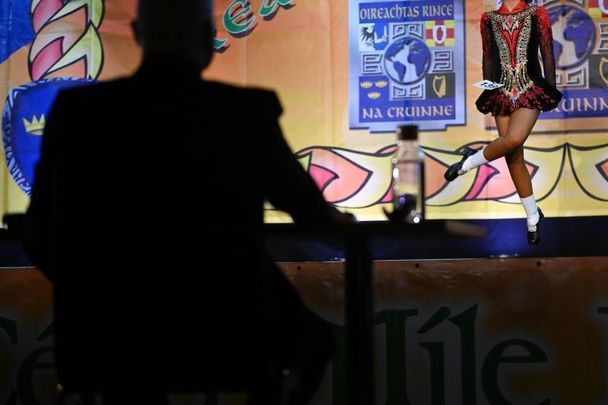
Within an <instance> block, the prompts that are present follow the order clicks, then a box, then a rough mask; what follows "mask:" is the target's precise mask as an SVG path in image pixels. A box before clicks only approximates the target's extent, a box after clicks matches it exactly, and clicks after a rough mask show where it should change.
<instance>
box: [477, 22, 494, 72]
mask: <svg viewBox="0 0 608 405" xmlns="http://www.w3.org/2000/svg"><path fill="white" fill-rule="evenodd" d="M490 24H491V22H490V17H488V13H483V14H482V16H481V21H480V28H481V43H482V48H483V55H482V58H483V59H482V68H483V78H484V79H485V80H494V76H495V75H494V72H495V67H494V57H493V55H492V38H491V35H492V30H491V29H490Z"/></svg>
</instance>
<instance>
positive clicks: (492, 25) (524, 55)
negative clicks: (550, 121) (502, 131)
mask: <svg viewBox="0 0 608 405" xmlns="http://www.w3.org/2000/svg"><path fill="white" fill-rule="evenodd" d="M481 39H482V42H483V78H484V79H487V80H491V81H493V82H497V83H502V84H504V86H503V87H500V88H498V89H496V90H484V92H483V93H481V96H479V98H478V99H477V101H476V103H475V104H476V105H477V109H478V110H479V111H481V112H482V113H484V114H487V113H492V115H510V114H511V113H512V112H513V111H515V110H517V109H519V108H538V109H539V110H541V111H549V110H552V109H553V108H555V107H556V106H557V104H558V103H559V101H560V100H561V98H562V94H561V93H560V92H559V90H557V89H556V88H555V58H554V56H553V34H552V32H551V20H550V19H549V16H548V15H547V11H546V10H545V8H544V7H542V6H540V7H539V6H529V5H528V4H526V2H525V1H523V0H522V1H520V2H519V4H518V5H517V6H515V8H514V9H513V10H511V11H509V10H508V9H507V7H506V6H505V5H504V4H503V5H502V6H501V7H500V8H499V9H498V10H496V11H490V12H487V13H484V14H483V15H482V16H481ZM539 47H540V51H541V56H542V60H543V70H544V77H543V74H542V72H541V68H540V63H539V60H538V49H539Z"/></svg>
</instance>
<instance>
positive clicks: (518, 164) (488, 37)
mask: <svg viewBox="0 0 608 405" xmlns="http://www.w3.org/2000/svg"><path fill="white" fill-rule="evenodd" d="M529 3H531V1H524V0H504V2H503V3H502V5H501V6H500V8H499V9H498V10H495V11H490V12H487V13H484V14H483V15H482V16H481V39H482V43H483V78H484V79H487V80H491V81H493V82H497V83H501V84H503V85H504V86H503V87H500V88H498V89H495V90H484V92H483V93H482V94H481V96H480V97H479V98H478V99H477V101H476V105H477V109H478V110H479V111H480V112H482V113H484V114H487V113H492V115H493V116H494V117H495V120H496V127H497V128H498V135H499V137H498V138H497V139H495V140H494V141H493V142H491V143H490V144H489V145H487V146H486V147H485V148H483V149H481V150H478V151H475V150H473V149H470V148H465V150H464V151H463V155H464V156H463V158H462V159H461V161H460V162H457V163H455V164H453V165H451V166H450V167H449V168H448V170H447V171H446V172H445V175H444V177H445V179H446V180H448V181H452V180H454V179H455V178H456V177H458V176H459V175H461V174H464V173H466V172H468V171H469V170H471V169H473V168H476V167H479V166H481V165H483V164H485V163H488V162H490V161H492V160H494V159H498V158H500V157H503V156H504V157H505V159H506V161H507V166H508V167H509V173H510V175H511V179H513V183H514V184H515V188H516V190H517V194H518V195H519V197H520V199H521V203H522V205H523V206H524V210H525V211H526V216H527V224H528V243H529V244H531V245H537V244H538V243H539V242H540V226H539V222H540V221H541V220H542V219H543V217H544V216H543V213H542V211H541V210H540V208H538V207H537V205H536V200H535V199H534V194H533V192H532V181H531V178H530V174H529V173H528V170H527V168H526V164H525V161H524V148H523V144H524V142H525V141H526V139H527V138H528V135H530V132H531V131H532V128H533V127H534V124H535V123H536V120H537V118H538V115H539V113H540V111H549V110H552V109H553V108H555V107H556V106H557V104H558V103H559V101H560V100H561V98H562V94H561V93H560V92H559V91H558V90H557V89H556V88H555V58H554V56H553V35H552V32H551V21H550V19H549V16H548V14H547V11H546V10H545V8H544V7H542V6H534V5H531V4H529ZM539 48H540V51H541V56H542V62H543V69H542V71H541V67H540V63H539V58H538V49H539ZM543 73H544V74H543Z"/></svg>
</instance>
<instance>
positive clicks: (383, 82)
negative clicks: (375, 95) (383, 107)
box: [375, 80, 388, 89]
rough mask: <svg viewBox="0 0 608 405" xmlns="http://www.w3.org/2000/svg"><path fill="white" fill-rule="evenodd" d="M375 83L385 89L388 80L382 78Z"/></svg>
mask: <svg viewBox="0 0 608 405" xmlns="http://www.w3.org/2000/svg"><path fill="white" fill-rule="evenodd" d="M375 84H376V87H379V88H381V89H383V88H385V87H386V85H387V84H388V82H387V81H386V80H380V81H379V82H376V83H375Z"/></svg>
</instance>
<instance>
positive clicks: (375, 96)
mask: <svg viewBox="0 0 608 405" xmlns="http://www.w3.org/2000/svg"><path fill="white" fill-rule="evenodd" d="M367 97H369V98H371V99H372V100H376V99H378V98H380V93H378V92H376V91H374V92H371V93H367Z"/></svg>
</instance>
